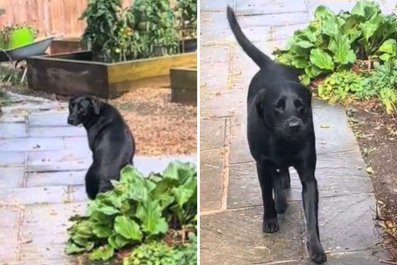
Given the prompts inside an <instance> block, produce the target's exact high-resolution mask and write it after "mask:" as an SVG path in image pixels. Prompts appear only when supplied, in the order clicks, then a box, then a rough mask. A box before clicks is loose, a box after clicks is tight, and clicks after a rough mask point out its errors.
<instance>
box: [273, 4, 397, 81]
mask: <svg viewBox="0 0 397 265" xmlns="http://www.w3.org/2000/svg"><path fill="white" fill-rule="evenodd" d="M314 17H315V19H314V20H313V21H312V22H311V23H310V25H309V26H308V27H307V28H306V29H304V30H300V31H296V32H295V33H294V36H293V37H292V38H291V39H290V40H289V42H288V44H287V47H286V48H285V49H282V50H277V51H275V54H276V58H277V60H278V61H279V62H281V63H283V64H286V65H291V66H293V67H295V68H297V69H300V70H301V73H302V76H301V80H302V82H303V83H304V84H306V85H307V84H309V83H310V81H311V80H312V79H314V78H316V77H318V76H320V75H326V74H330V73H332V72H334V71H339V70H344V69H345V70H346V69H350V68H351V66H352V65H353V64H354V63H355V62H356V60H357V59H361V60H372V59H377V58H378V56H380V57H381V59H382V60H388V59H389V58H390V57H392V54H393V52H394V50H395V49H396V47H395V40H396V39H397V18H396V17H395V16H394V15H387V16H386V15H382V13H381V10H380V7H379V5H378V4H377V3H374V2H371V1H358V2H357V3H356V5H355V6H354V8H353V10H352V11H351V12H342V13H340V14H338V15H336V14H334V13H333V12H332V11H331V10H329V9H328V8H327V7H324V6H319V7H318V8H317V9H316V11H315V14H314ZM394 54H395V53H394Z"/></svg>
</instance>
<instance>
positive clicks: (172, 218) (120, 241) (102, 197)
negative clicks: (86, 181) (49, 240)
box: [65, 162, 197, 260]
mask: <svg viewBox="0 0 397 265" xmlns="http://www.w3.org/2000/svg"><path fill="white" fill-rule="evenodd" d="M72 220H73V221H74V224H73V225H72V227H70V228H69V229H68V233H69V240H68V244H67V246H66V249H65V251H66V253H67V254H73V253H82V252H88V253H90V259H92V260H108V259H110V258H111V257H113V255H114V253H115V252H116V251H118V250H120V249H125V248H131V247H134V246H137V245H140V244H142V243H145V242H151V241H153V240H161V239H162V238H163V237H164V236H165V235H166V233H167V231H168V230H169V229H170V228H172V229H174V230H178V229H182V230H188V231H191V232H194V233H195V232H196V225H197V222H196V220H197V173H196V169H195V167H194V166H193V165H192V164H189V163H179V162H174V163H171V164H170V165H169V166H168V167H167V168H166V170H165V171H164V172H163V173H162V174H152V175H150V176H148V177H145V176H143V175H142V174H141V173H140V172H138V170H137V169H136V168H134V167H132V166H127V167H125V168H124V169H123V170H122V171H121V178H120V181H119V182H114V189H113V190H112V191H109V192H106V193H102V194H99V195H98V196H97V198H96V199H95V200H94V201H91V202H90V204H89V206H88V214H87V216H82V217H75V218H73V219H72Z"/></svg>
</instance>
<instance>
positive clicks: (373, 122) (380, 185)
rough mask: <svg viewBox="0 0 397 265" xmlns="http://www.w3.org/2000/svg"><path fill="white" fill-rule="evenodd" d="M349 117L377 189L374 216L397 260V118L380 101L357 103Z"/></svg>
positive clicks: (350, 110)
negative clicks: (388, 113)
mask: <svg viewBox="0 0 397 265" xmlns="http://www.w3.org/2000/svg"><path fill="white" fill-rule="evenodd" d="M347 114H348V116H350V125H351V127H352V128H353V130H354V132H355V135H356V137H357V140H358V143H359V145H360V149H361V152H362V154H363V157H364V160H365V162H366V164H367V166H368V167H367V172H368V173H369V174H370V176H371V179H372V183H373V186H374V191H375V195H376V198H377V201H378V207H377V211H376V212H374V216H375V218H377V220H378V225H379V228H381V229H382V230H383V232H384V235H385V240H384V242H383V243H384V244H385V245H386V246H385V247H386V249H389V251H390V254H391V255H392V256H393V257H394V259H395V260H396V261H397V251H396V247H397V167H396V165H397V117H393V116H391V115H387V114H386V113H384V111H383V110H382V108H381V106H380V105H379V104H377V103H376V102H366V103H357V104H354V105H353V108H347ZM374 210H375V209H374Z"/></svg>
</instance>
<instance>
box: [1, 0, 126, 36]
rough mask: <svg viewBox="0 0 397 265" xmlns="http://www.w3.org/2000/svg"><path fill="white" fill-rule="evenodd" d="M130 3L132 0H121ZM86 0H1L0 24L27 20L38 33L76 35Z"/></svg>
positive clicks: (83, 24) (79, 27) (42, 34)
mask: <svg viewBox="0 0 397 265" xmlns="http://www.w3.org/2000/svg"><path fill="white" fill-rule="evenodd" d="M123 2H124V3H123V4H124V6H129V5H130V4H131V2H132V0H123ZM87 3H88V0H0V9H5V12H6V13H5V14H4V15H1V16H0V27H1V26H6V25H15V24H27V25H30V26H32V27H34V28H35V29H37V30H39V37H45V36H64V37H78V36H81V34H82V33H83V31H84V27H85V23H84V21H81V20H79V17H80V16H81V14H82V12H83V11H84V9H85V8H86V6H87Z"/></svg>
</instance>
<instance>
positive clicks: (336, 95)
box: [317, 70, 376, 103]
mask: <svg viewBox="0 0 397 265" xmlns="http://www.w3.org/2000/svg"><path fill="white" fill-rule="evenodd" d="M364 83H365V77H363V76H362V75H360V74H357V73H354V72H352V71H346V70H344V71H340V72H336V73H333V74H332V75H330V76H328V77H327V78H326V79H325V80H324V82H322V83H321V84H320V85H319V86H318V88H317V93H318V96H319V97H320V98H322V99H324V100H327V101H328V102H330V103H345V102H346V101H347V100H349V99H365V98H367V97H369V96H373V95H376V91H369V90H367V89H365V86H364Z"/></svg>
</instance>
